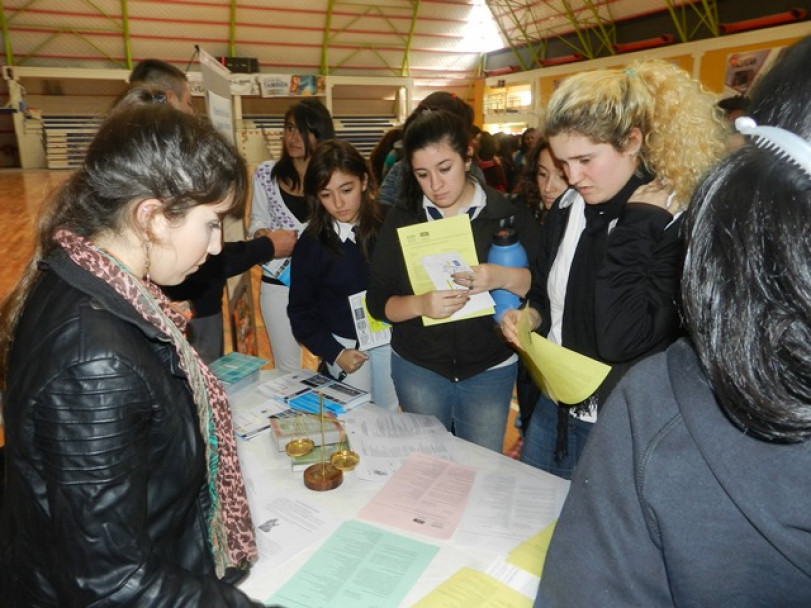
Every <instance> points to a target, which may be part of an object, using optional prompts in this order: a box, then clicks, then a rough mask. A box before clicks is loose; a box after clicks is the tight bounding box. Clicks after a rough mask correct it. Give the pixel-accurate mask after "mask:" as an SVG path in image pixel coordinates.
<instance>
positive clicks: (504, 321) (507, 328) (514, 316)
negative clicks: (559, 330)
mask: <svg viewBox="0 0 811 608" xmlns="http://www.w3.org/2000/svg"><path fill="white" fill-rule="evenodd" d="M521 314H522V311H520V310H508V311H506V312H505V313H504V316H503V317H501V333H503V334H504V339H505V340H507V342H509V343H510V344H512V345H513V346H515V347H516V348H521V341H520V340H519V339H518V319H519V318H520V317H521ZM527 314H528V315H529V321H530V328H531V329H533V330H534V329H537V328H538V327H539V326H540V325H541V314H540V313H539V312H538V311H537V310H535V309H534V308H532V307H530V308H529V309H527Z"/></svg>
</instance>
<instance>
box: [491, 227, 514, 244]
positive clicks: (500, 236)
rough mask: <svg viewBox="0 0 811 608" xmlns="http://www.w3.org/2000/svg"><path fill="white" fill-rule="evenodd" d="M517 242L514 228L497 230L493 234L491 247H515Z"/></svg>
mask: <svg viewBox="0 0 811 608" xmlns="http://www.w3.org/2000/svg"><path fill="white" fill-rule="evenodd" d="M517 242H518V233H517V232H516V231H515V228H510V227H506V228H499V229H498V230H496V231H495V232H494V233H493V245H497V246H499V247H507V246H508V245H515V244H516V243H517Z"/></svg>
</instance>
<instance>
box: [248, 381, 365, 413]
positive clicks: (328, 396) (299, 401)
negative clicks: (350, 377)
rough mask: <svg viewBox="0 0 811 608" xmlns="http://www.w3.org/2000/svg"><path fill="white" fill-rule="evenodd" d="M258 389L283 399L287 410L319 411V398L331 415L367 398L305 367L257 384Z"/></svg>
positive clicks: (352, 387)
mask: <svg viewBox="0 0 811 608" xmlns="http://www.w3.org/2000/svg"><path fill="white" fill-rule="evenodd" d="M259 392H260V393H262V394H263V395H266V396H268V397H271V398H273V399H276V400H279V401H282V402H284V403H285V404H286V405H288V406H289V407H290V408H291V409H294V410H298V411H301V412H308V413H310V414H317V413H319V412H320V408H321V399H322V398H323V401H324V412H327V413H330V414H332V415H334V416H340V415H342V414H346V413H347V412H349V411H350V410H353V409H355V408H356V407H359V406H361V405H365V404H366V403H369V401H370V400H371V395H370V394H369V391H365V390H363V389H359V388H356V387H354V386H351V385H349V384H347V383H345V382H339V381H338V380H334V379H332V378H330V377H329V376H325V375H323V374H319V373H317V372H311V371H305V370H301V371H296V372H290V373H288V374H285V375H284V376H281V377H279V378H275V379H273V380H270V381H268V382H265V383H264V384H261V385H260V386H259Z"/></svg>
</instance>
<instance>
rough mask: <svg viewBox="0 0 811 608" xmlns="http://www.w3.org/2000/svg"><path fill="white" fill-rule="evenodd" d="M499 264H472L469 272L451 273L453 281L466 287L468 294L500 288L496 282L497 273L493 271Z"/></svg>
mask: <svg viewBox="0 0 811 608" xmlns="http://www.w3.org/2000/svg"><path fill="white" fill-rule="evenodd" d="M496 268H500V267H499V266H494V265H493V264H479V265H478V266H473V267H472V268H471V269H470V272H457V273H455V274H452V275H451V278H452V279H453V282H454V283H456V284H457V285H460V286H462V287H467V289H468V293H469V294H470V295H472V296H473V295H476V294H477V293H482V292H485V291H490V290H491V289H501V287H502V286H501V285H499V284H498V280H499V279H498V273H497V272H495V269H496Z"/></svg>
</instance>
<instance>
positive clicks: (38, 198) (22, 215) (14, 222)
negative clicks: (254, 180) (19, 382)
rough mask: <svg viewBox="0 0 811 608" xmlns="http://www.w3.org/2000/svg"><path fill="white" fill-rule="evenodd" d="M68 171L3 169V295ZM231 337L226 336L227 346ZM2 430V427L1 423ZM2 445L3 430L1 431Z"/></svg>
mask: <svg viewBox="0 0 811 608" xmlns="http://www.w3.org/2000/svg"><path fill="white" fill-rule="evenodd" d="M69 174H70V173H69V172H68V171H46V170H19V169H4V170H0V233H2V235H3V237H2V246H0V251H2V262H0V299H4V298H5V297H6V295H7V294H8V293H9V292H10V291H11V289H12V288H13V287H14V285H15V284H16V283H17V280H18V279H19V277H20V273H21V272H22V270H23V268H24V267H25V264H26V262H27V261H28V260H29V258H30V256H31V253H32V252H33V249H34V222H35V220H36V216H37V213H38V212H39V209H40V207H41V206H42V202H43V201H44V200H45V199H46V198H47V197H48V196H49V195H50V194H51V193H52V192H53V191H54V190H55V189H57V188H58V187H59V185H60V184H61V183H62V182H63V181H64V180H65V179H66V178H67V177H68V175H69ZM251 278H252V287H253V295H254V300H256V298H257V296H258V293H259V280H260V271H259V269H258V268H254V271H253V272H252V273H251ZM255 310H256V326H257V334H258V336H257V337H258V342H259V355H260V356H261V357H265V358H267V359H271V360H272V358H273V355H272V353H271V350H270V344H269V343H268V338H267V332H265V327H264V325H263V324H262V316H261V315H260V314H259V306H258V304H257V306H255ZM229 344H230V340H228V339H227V338H226V349H228V348H229V347H228V345H229ZM511 409H512V411H511V413H510V420H509V424H508V425H507V433H506V435H505V437H504V449H505V451H506V450H507V449H509V447H510V446H512V445H513V444H514V443H515V440H516V439H517V437H518V433H517V430H516V429H515V426H514V417H515V409H516V408H515V407H513V408H511ZM0 431H2V427H0ZM0 445H2V433H0Z"/></svg>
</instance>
